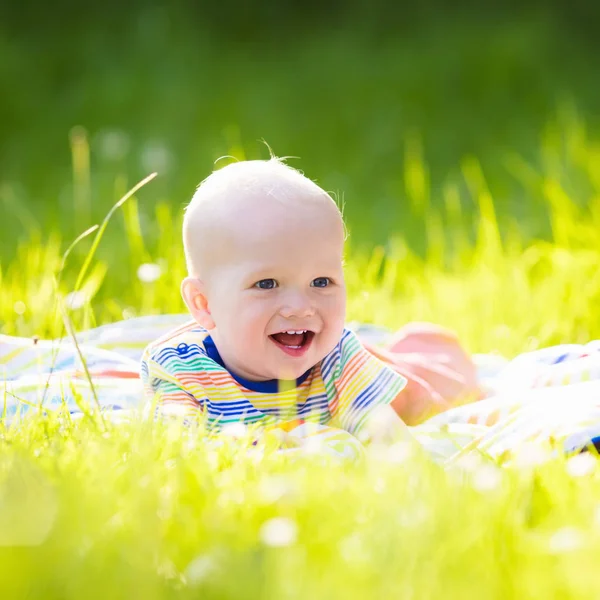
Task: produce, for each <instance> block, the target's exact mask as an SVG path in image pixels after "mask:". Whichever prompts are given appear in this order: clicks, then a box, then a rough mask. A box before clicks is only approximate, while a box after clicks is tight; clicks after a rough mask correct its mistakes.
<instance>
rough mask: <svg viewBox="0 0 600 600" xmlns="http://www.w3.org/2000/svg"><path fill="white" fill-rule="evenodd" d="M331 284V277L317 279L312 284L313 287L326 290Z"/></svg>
mask: <svg viewBox="0 0 600 600" xmlns="http://www.w3.org/2000/svg"><path fill="white" fill-rule="evenodd" d="M330 283H331V279H329V277H317V278H316V279H313V280H312V283H311V284H310V285H311V286H312V287H317V288H324V287H327V286H328V285H329V284H330Z"/></svg>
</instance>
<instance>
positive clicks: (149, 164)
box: [140, 141, 173, 173]
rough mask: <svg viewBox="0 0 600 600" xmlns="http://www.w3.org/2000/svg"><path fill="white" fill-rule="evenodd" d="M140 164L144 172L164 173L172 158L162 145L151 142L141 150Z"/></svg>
mask: <svg viewBox="0 0 600 600" xmlns="http://www.w3.org/2000/svg"><path fill="white" fill-rule="evenodd" d="M140 162H141V164H142V168H143V169H144V170H145V171H156V172H158V173H164V172H165V171H167V170H168V169H169V167H170V166H171V164H172V163H173V156H172V154H171V152H170V151H169V149H168V148H167V147H166V146H165V145H164V144H162V143H161V142H159V141H152V142H150V143H148V144H147V145H146V146H145V147H144V149H143V150H142V155H141V158H140Z"/></svg>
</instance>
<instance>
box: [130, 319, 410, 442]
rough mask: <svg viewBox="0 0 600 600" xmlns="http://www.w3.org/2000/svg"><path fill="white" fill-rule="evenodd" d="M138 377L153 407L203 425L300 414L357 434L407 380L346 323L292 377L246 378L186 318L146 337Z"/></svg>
mask: <svg viewBox="0 0 600 600" xmlns="http://www.w3.org/2000/svg"><path fill="white" fill-rule="evenodd" d="M141 377H142V381H143V383H144V390H145V395H146V397H147V399H148V400H149V401H151V402H156V407H157V411H158V413H159V414H162V415H165V416H168V415H173V416H178V417H182V418H184V419H190V418H194V417H196V416H198V415H200V414H203V415H204V416H205V417H206V419H207V424H208V425H209V427H217V428H220V427H223V426H225V425H229V424H231V423H237V422H242V423H245V424H248V425H249V424H259V425H262V426H272V425H275V424H277V423H281V422H286V421H293V420H300V421H310V422H316V423H320V424H322V425H330V426H333V427H339V428H341V429H344V430H346V431H348V432H349V433H351V434H353V435H355V436H356V435H358V434H359V433H360V431H361V429H362V427H363V426H364V424H365V423H366V421H367V418H368V416H369V415H370V414H371V412H372V411H373V410H374V409H375V408H376V407H378V406H381V405H388V404H390V402H392V400H394V398H395V397H396V396H397V395H398V393H399V392H400V391H401V390H402V389H403V388H404V386H405V385H406V380H405V379H404V378H403V377H402V376H401V375H399V374H398V373H396V372H395V371H393V370H392V369H390V368H389V367H388V366H387V365H385V364H384V363H383V362H381V361H380V360H379V359H377V358H375V357H374V356H373V355H372V354H370V353H369V352H368V351H367V350H366V349H365V348H364V347H363V346H362V344H361V343H360V342H359V340H358V338H357V337H356V336H355V334H354V333H352V332H351V331H350V330H348V329H345V330H344V332H343V334H342V338H341V340H340V341H339V343H338V344H337V345H336V347H335V348H334V349H333V350H332V351H331V352H330V353H329V354H328V355H327V356H326V357H325V358H324V359H323V360H322V361H321V362H319V363H318V364H316V365H315V366H314V367H312V369H310V370H309V371H308V372H307V373H305V374H304V375H303V376H302V377H300V378H299V379H298V380H297V381H296V382H283V381H280V382H278V381H276V380H272V381H262V382H251V381H246V380H243V379H241V378H239V377H237V376H236V375H235V374H233V373H230V372H229V371H228V370H227V369H226V367H225V366H224V364H223V361H222V360H221V357H220V356H219V353H218V350H217V349H216V346H215V345H214V342H213V341H212V338H211V337H210V336H209V334H208V332H207V331H206V330H205V329H203V328H202V327H200V326H199V325H198V324H197V323H195V322H192V323H188V324H186V325H184V326H183V327H180V328H178V329H175V330H174V331H172V332H170V333H169V334H167V335H165V336H163V337H162V338H160V339H158V340H157V341H155V342H153V343H152V344H150V345H149V346H148V347H147V348H146V350H145V351H144V355H143V357H142V365H141Z"/></svg>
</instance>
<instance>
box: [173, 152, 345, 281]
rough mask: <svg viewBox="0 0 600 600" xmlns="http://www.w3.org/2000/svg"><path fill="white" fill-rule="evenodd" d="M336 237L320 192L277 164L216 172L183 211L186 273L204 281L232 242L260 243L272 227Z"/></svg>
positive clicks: (334, 216)
mask: <svg viewBox="0 0 600 600" xmlns="http://www.w3.org/2000/svg"><path fill="white" fill-rule="evenodd" d="M292 221H293V222H294V223H299V222H306V223H311V225H312V226H314V227H322V228H323V230H324V232H323V233H324V235H325V234H328V235H336V236H337V235H339V234H340V232H341V235H342V237H343V221H342V216H341V213H340V210H339V208H338V207H337V205H336V204H335V202H334V201H333V199H332V198H331V196H330V195H329V194H327V193H326V192H325V191H324V190H323V189H321V188H320V187H319V186H318V185H317V184H316V183H314V182H313V181H311V180H310V179H308V178H307V177H305V176H304V175H302V173H300V172H299V171H296V170H295V169H292V168H291V167H288V166H287V165H286V164H284V163H283V162H281V161H280V160H278V159H275V158H272V159H271V160H266V161H265V160H253V161H242V162H237V163H233V164H230V165H228V166H226V167H224V168H222V169H219V170H218V171H215V172H214V173H212V175H210V176H209V177H208V178H207V179H205V180H204V181H203V182H202V183H201V184H200V186H199V187H198V189H197V191H196V193H195V194H194V197H193V198H192V201H191V202H190V204H189V206H188V207H187V209H186V212H185V217H184V221H183V243H184V250H185V257H186V262H187V267H188V273H189V275H190V276H191V277H197V278H201V279H204V278H206V277H208V276H209V275H210V272H211V270H212V269H213V268H215V267H218V266H219V265H220V264H223V263H225V262H227V261H228V260H231V259H232V258H234V257H232V253H233V252H234V249H235V247H236V245H237V244H236V241H239V240H240V239H241V238H244V240H245V241H246V242H248V241H250V240H252V239H253V238H256V239H255V240H254V241H255V242H256V243H257V244H261V243H264V241H265V236H267V235H268V234H269V231H271V230H272V229H273V228H275V229H281V228H283V229H285V227H286V224H289V223H291V222H292Z"/></svg>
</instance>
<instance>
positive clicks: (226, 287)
mask: <svg viewBox="0 0 600 600" xmlns="http://www.w3.org/2000/svg"><path fill="white" fill-rule="evenodd" d="M233 230H234V231H233V235H228V236H227V238H224V239H223V241H222V243H221V244H218V245H217V247H216V248H214V251H215V252H218V253H220V254H221V256H223V255H225V256H226V259H225V260H221V261H219V262H220V265H219V266H218V267H216V268H215V269H214V272H213V274H212V275H211V276H210V277H209V278H207V280H206V281H205V285H206V291H207V293H206V296H207V300H208V306H209V310H210V312H211V316H212V318H213V319H214V322H215V325H216V327H215V329H214V330H212V331H211V334H212V336H213V338H214V340H215V343H216V344H217V347H218V349H219V352H220V353H221V356H222V358H223V360H224V362H225V364H226V365H227V367H228V368H229V370H231V371H232V372H233V373H235V374H237V375H239V376H241V377H244V378H246V379H249V380H254V381H261V380H267V379H295V378H297V377H300V376H301V375H302V374H303V373H304V372H306V371H307V370H309V369H310V368H311V367H313V366H314V365H315V364H317V363H318V362H319V361H320V360H321V359H323V358H324V357H325V356H326V355H327V354H328V353H329V352H330V351H331V350H332V349H333V348H334V347H335V345H336V344H337V343H338V342H339V340H340V338H341V335H342V331H343V327H344V321H345V310H346V292H345V285H344V275H343V268H342V254H343V245H344V231H343V225H342V223H341V220H340V219H339V215H336V214H335V213H334V211H333V210H329V209H326V210H323V207H322V206H321V207H320V208H319V207H318V206H303V207H300V208H299V209H296V208H294V209H292V210H290V208H289V207H288V208H286V207H285V206H281V207H278V208H277V209H275V210H273V209H272V207H271V209H270V210H269V211H268V212H267V213H266V214H265V213H261V211H256V212H255V213H254V214H240V215H238V217H237V219H236V223H235V224H234V226H233Z"/></svg>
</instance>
